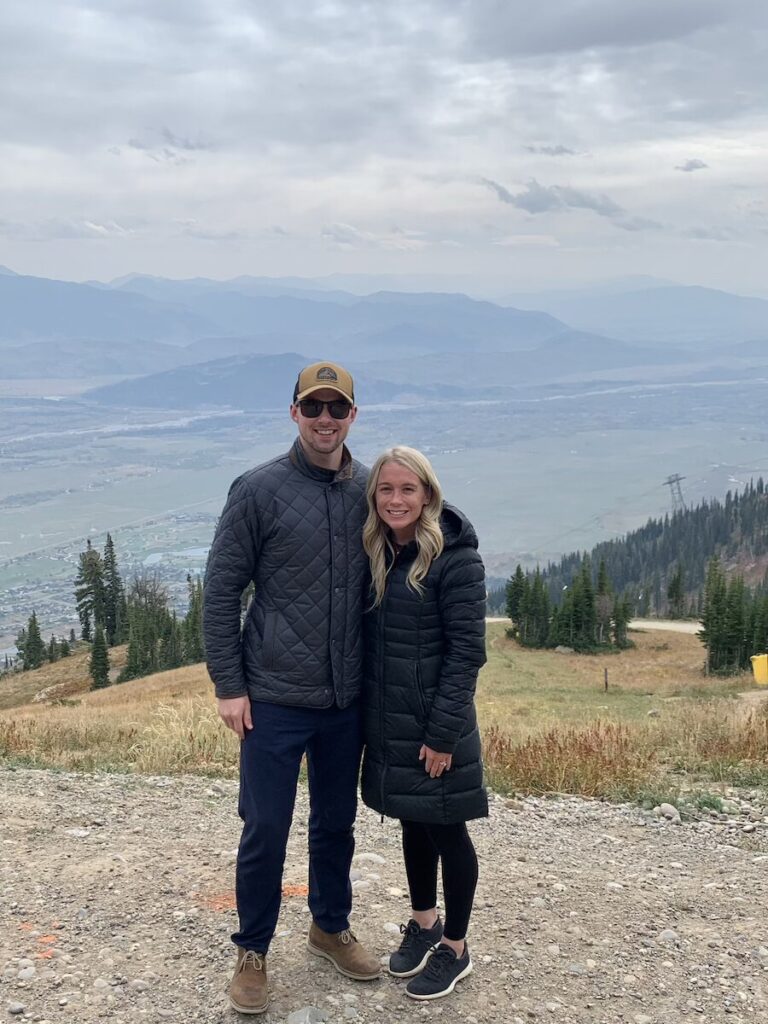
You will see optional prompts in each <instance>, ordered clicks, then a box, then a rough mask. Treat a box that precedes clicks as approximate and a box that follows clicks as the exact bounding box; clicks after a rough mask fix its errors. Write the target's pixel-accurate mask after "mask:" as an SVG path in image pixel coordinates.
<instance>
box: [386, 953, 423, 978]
mask: <svg viewBox="0 0 768 1024" xmlns="http://www.w3.org/2000/svg"><path fill="white" fill-rule="evenodd" d="M431 956H432V950H431V949H428V950H427V952H426V953H425V954H424V958H423V959H422V961H421V963H418V964H416V966H415V967H412V968H411V970H410V971H393V970H392V968H391V967H388V968H387V970H388V971H389V973H390V974H391V975H392V977H393V978H413V977H414V975H416V974H421V972H422V971H423V970H424V968H425V967H426V966H427V960H429V958H430V957H431Z"/></svg>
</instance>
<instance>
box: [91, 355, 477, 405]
mask: <svg viewBox="0 0 768 1024" xmlns="http://www.w3.org/2000/svg"><path fill="white" fill-rule="evenodd" d="M306 364H307V357H306V356H303V355H299V354H298V353H296V352H288V353H286V354H284V355H280V356H235V357H232V358H229V359H216V360H213V361H211V362H208V363H200V364H196V365H195V366H187V367H180V368H178V369H176V370H170V371H168V372H166V373H157V374H152V375H150V376H147V377H140V378H137V379H134V380H126V381H121V382H119V383H117V384H109V385H106V386H104V387H100V388H94V389H93V390H91V391H88V392H86V394H85V395H84V396H83V397H84V398H86V399H88V400H90V401H94V402H98V403H99V404H102V405H111V406H121V407H124V406H129V407H136V406H143V407H150V408H161V409H190V408H205V407H209V408H210V407H229V408H235V409H261V410H271V409H277V408H281V409H282V408H284V407H286V406H287V404H288V402H289V401H290V395H289V393H288V391H286V381H289V382H290V381H292V380H294V379H295V378H296V377H297V376H298V374H299V371H300V370H301V369H302V367H304V366H306ZM457 391H458V389H456V388H453V389H452V388H447V389H442V391H440V392H439V393H443V394H445V393H449V394H452V393H456V392H457ZM355 392H356V395H355V397H356V398H357V399H358V401H359V402H361V403H364V404H366V405H373V404H376V403H380V402H392V401H396V400H397V399H398V398H403V397H405V396H406V393H407V395H408V396H409V397H412V396H414V395H418V394H421V395H424V396H427V395H430V394H431V395H435V394H438V389H435V388H432V389H430V388H413V387H407V386H406V385H403V384H395V383H392V382H391V381H386V380H379V379H376V378H374V377H370V376H368V375H366V374H356V375H355Z"/></svg>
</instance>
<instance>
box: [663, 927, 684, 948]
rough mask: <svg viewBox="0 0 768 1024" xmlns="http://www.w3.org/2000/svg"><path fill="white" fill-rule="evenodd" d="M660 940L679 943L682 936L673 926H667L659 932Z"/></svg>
mask: <svg viewBox="0 0 768 1024" xmlns="http://www.w3.org/2000/svg"><path fill="white" fill-rule="evenodd" d="M658 941H659V942H666V943H669V944H670V945H671V944H674V945H677V944H678V943H679V942H680V936H679V935H678V934H677V932H676V931H675V930H674V929H673V928H665V929H664V931H663V932H659V935H658Z"/></svg>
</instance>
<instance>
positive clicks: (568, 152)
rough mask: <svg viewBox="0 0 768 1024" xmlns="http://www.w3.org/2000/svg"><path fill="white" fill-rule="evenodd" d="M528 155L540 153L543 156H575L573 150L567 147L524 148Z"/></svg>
mask: <svg viewBox="0 0 768 1024" xmlns="http://www.w3.org/2000/svg"><path fill="white" fill-rule="evenodd" d="M525 148H526V149H527V150H528V152H529V153H542V154H543V155H544V156H576V150H575V149H568V147H567V146H526V147H525Z"/></svg>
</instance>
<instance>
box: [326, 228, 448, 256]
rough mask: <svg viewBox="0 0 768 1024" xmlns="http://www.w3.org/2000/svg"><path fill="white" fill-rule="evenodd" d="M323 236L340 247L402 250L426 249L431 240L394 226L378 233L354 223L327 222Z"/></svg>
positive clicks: (348, 248) (336, 246) (333, 244)
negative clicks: (360, 227) (364, 229)
mask: <svg viewBox="0 0 768 1024" xmlns="http://www.w3.org/2000/svg"><path fill="white" fill-rule="evenodd" d="M320 234H321V237H322V238H323V239H324V240H325V241H326V242H329V243H331V245H332V246H334V247H335V248H339V249H347V250H352V249H371V248H373V249H393V250H398V251H401V252H415V251H417V250H419V249H424V248H426V247H427V246H428V245H429V242H428V241H427V240H426V239H424V238H421V237H419V233H417V232H409V231H404V230H403V229H402V228H399V227H394V228H392V229H391V230H390V231H389V232H386V233H381V234H376V233H375V232H371V231H362V230H360V229H359V228H356V227H354V226H353V225H352V224H326V225H324V226H323V229H322V231H321V232H320Z"/></svg>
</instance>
